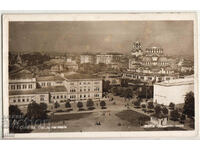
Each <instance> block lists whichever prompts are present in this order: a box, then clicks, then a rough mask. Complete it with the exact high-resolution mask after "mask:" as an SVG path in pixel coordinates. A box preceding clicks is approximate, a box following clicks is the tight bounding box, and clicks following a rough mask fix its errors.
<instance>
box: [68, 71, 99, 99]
mask: <svg viewBox="0 0 200 150" xmlns="http://www.w3.org/2000/svg"><path fill="white" fill-rule="evenodd" d="M65 78H66V82H65V86H66V87H67V89H68V98H69V99H71V100H87V99H101V98H102V79H101V78H98V77H96V76H91V75H87V74H72V75H65Z"/></svg>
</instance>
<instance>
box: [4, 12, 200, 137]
mask: <svg viewBox="0 0 200 150" xmlns="http://www.w3.org/2000/svg"><path fill="white" fill-rule="evenodd" d="M125 20H126V21H148V20H149V21H150V20H151V21H162V20H163V21H164V20H165V21H169V20H176V21H178V20H193V21H194V63H195V65H194V68H195V75H194V77H195V82H194V86H195V130H194V131H134V132H132V131H131V132H82V133H78V132H73V133H72V132H66V133H27V134H14V137H12V134H9V132H8V129H5V128H4V130H3V131H4V136H5V137H4V138H22V139H25V138H70V139H73V138H186V137H195V136H197V134H198V130H199V120H198V116H199V115H198V114H199V113H198V106H199V104H198V86H197V81H198V74H197V56H198V55H197V54H198V53H197V38H198V34H197V16H196V14H195V13H191V12H190V13H177V12H176V13H129V14H120V13H114V14H97V13H96V14H91V13H90V14H77V13H76V14H5V15H3V98H4V99H3V114H4V116H8V106H9V104H8V59H7V58H8V49H9V48H8V31H9V30H8V29H9V27H8V22H9V21H125Z"/></svg>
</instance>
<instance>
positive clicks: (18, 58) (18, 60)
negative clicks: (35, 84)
mask: <svg viewBox="0 0 200 150" xmlns="http://www.w3.org/2000/svg"><path fill="white" fill-rule="evenodd" d="M16 63H17V64H20V65H21V64H22V59H21V56H20V54H19V53H18V55H17V61H16Z"/></svg>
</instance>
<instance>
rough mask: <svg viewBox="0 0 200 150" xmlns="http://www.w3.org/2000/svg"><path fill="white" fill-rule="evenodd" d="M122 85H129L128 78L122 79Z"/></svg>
mask: <svg viewBox="0 0 200 150" xmlns="http://www.w3.org/2000/svg"><path fill="white" fill-rule="evenodd" d="M121 86H122V87H127V86H128V80H127V79H122V80H121Z"/></svg>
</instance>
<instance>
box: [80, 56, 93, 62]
mask: <svg viewBox="0 0 200 150" xmlns="http://www.w3.org/2000/svg"><path fill="white" fill-rule="evenodd" d="M80 63H81V64H85V63H91V64H92V63H94V56H93V55H91V54H83V55H81V56H80Z"/></svg>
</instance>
